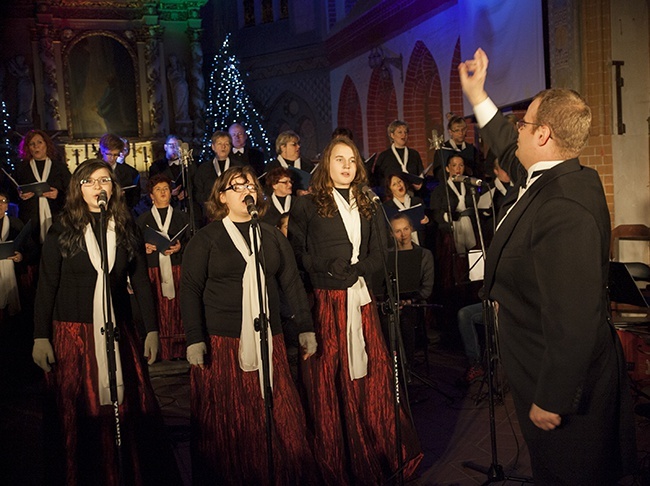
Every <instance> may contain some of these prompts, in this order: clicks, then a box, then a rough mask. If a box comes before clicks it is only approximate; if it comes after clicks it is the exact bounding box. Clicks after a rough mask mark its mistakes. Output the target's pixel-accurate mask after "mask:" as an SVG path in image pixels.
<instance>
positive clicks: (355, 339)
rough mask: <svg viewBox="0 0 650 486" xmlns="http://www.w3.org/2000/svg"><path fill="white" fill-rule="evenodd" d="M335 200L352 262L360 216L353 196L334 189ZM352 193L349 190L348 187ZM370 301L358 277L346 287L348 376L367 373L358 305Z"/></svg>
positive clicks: (356, 252) (358, 244)
mask: <svg viewBox="0 0 650 486" xmlns="http://www.w3.org/2000/svg"><path fill="white" fill-rule="evenodd" d="M333 193H334V202H336V206H337V207H338V209H339V214H340V215H341V219H342V220H343V225H344V226H345V232H346V233H347V234H348V239H349V240H350V243H352V258H351V259H350V263H351V264H353V265H354V264H355V263H357V262H358V261H359V249H360V247H361V215H360V214H359V207H358V206H357V201H356V199H353V200H352V201H351V202H348V201H346V200H345V198H344V197H343V196H342V195H341V194H340V193H339V191H337V190H336V189H333ZM350 195H352V189H350ZM370 302H372V299H371V298H370V292H368V287H367V285H366V281H365V280H364V278H363V277H359V278H358V279H357V281H356V282H355V283H354V285H352V286H351V287H348V309H347V328H346V334H347V341H348V342H347V345H348V367H349V368H350V379H351V380H356V379H358V378H363V377H364V376H366V374H368V354H367V353H366V340H365V338H364V336H363V326H362V324H361V307H362V306H364V305H366V304H369V303H370Z"/></svg>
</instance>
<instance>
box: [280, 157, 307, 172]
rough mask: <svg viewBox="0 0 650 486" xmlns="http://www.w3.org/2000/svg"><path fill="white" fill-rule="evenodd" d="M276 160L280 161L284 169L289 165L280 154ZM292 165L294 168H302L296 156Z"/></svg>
mask: <svg viewBox="0 0 650 486" xmlns="http://www.w3.org/2000/svg"><path fill="white" fill-rule="evenodd" d="M278 162H280V165H281V166H282V167H284V168H285V169H288V168H289V167H290V165H289V164H287V161H286V160H284V157H282V155H278ZM293 166H294V167H295V168H296V169H302V166H301V165H300V157H298V158H297V159H296V160H294V161H293Z"/></svg>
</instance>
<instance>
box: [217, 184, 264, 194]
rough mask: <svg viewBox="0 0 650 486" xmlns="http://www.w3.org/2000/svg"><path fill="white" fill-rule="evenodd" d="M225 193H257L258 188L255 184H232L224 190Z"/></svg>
mask: <svg viewBox="0 0 650 486" xmlns="http://www.w3.org/2000/svg"><path fill="white" fill-rule="evenodd" d="M225 191H235V192H244V191H248V192H256V191H257V188H256V187H255V185H254V184H231V185H229V186H228V187H226V188H225V189H224V192H225Z"/></svg>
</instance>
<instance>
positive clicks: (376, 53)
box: [368, 47, 404, 83]
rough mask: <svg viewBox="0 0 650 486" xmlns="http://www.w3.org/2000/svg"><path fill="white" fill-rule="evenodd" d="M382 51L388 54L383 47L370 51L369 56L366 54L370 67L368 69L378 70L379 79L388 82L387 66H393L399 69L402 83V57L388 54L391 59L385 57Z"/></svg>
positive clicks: (389, 76)
mask: <svg viewBox="0 0 650 486" xmlns="http://www.w3.org/2000/svg"><path fill="white" fill-rule="evenodd" d="M384 51H386V52H390V51H389V50H388V49H385V48H383V47H374V48H373V49H372V50H371V51H370V54H368V66H370V69H380V70H381V77H382V79H384V80H389V79H390V78H391V73H390V69H389V66H395V67H396V68H398V69H399V74H400V80H401V81H402V83H403V82H404V68H403V66H402V60H403V59H402V55H401V54H400V55H399V56H397V55H395V53H393V52H390V54H392V57H387V56H386V54H385V53H384Z"/></svg>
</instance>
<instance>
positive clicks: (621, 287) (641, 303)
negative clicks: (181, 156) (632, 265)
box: [608, 262, 650, 307]
mask: <svg viewBox="0 0 650 486" xmlns="http://www.w3.org/2000/svg"><path fill="white" fill-rule="evenodd" d="M608 287H609V299H610V300H611V301H613V302H617V303H619V304H630V305H634V306H637V307H650V305H648V301H647V300H646V298H645V297H644V295H643V293H642V292H641V289H639V287H637V285H636V282H635V281H634V278H633V277H632V275H631V274H630V271H629V270H628V268H627V266H625V263H622V262H609V278H608Z"/></svg>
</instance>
